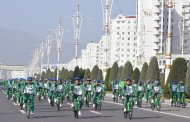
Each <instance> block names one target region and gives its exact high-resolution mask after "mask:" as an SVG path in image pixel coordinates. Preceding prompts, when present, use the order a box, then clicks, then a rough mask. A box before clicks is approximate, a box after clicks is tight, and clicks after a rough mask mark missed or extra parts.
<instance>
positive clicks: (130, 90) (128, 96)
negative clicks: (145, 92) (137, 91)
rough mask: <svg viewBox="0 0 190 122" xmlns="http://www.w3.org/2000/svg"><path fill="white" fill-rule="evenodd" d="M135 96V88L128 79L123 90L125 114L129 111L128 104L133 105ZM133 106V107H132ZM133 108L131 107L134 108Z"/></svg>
mask: <svg viewBox="0 0 190 122" xmlns="http://www.w3.org/2000/svg"><path fill="white" fill-rule="evenodd" d="M133 96H134V87H133V85H132V83H131V79H129V78H127V79H125V85H124V88H123V99H124V101H123V104H124V112H126V111H127V108H126V106H127V104H128V103H129V102H131V103H132V104H133V102H134V101H133ZM132 106H133V105H132ZM132 106H131V107H132ZM131 109H132V108H131Z"/></svg>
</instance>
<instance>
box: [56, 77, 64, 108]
mask: <svg viewBox="0 0 190 122" xmlns="http://www.w3.org/2000/svg"><path fill="white" fill-rule="evenodd" d="M55 87H56V93H55V102H57V97H60V98H61V101H60V107H62V106H63V100H64V98H65V84H64V83H63V82H62V79H59V80H58V82H57V84H56V86H55Z"/></svg>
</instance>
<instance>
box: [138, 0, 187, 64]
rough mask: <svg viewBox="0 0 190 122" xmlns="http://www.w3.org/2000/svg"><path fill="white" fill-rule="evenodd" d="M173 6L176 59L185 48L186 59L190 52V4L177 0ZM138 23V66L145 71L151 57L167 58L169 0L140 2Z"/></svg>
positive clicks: (173, 34)
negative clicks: (167, 0) (145, 63)
mask: <svg viewBox="0 0 190 122" xmlns="http://www.w3.org/2000/svg"><path fill="white" fill-rule="evenodd" d="M173 3H174V7H173V9H172V45H171V46H172V55H180V54H181V52H182V50H181V49H182V47H183V49H184V55H187V54H189V52H190V12H189V11H190V0H173ZM183 6H185V7H184V8H183ZM183 11H185V16H184V21H182V19H183V15H182V12H183ZM137 23H138V24H137V28H138V29H137V45H138V50H137V57H138V60H137V61H138V62H137V65H138V66H139V67H141V66H142V64H143V63H144V62H149V61H150V59H151V57H153V56H156V55H165V51H166V45H167V32H168V26H169V25H168V8H167V2H166V0H138V2H137ZM183 24H184V31H182V29H183ZM182 37H183V39H184V41H183V43H182V40H183V39H182ZM182 44H183V46H182ZM172 58H173V57H172ZM164 62H165V61H164ZM164 65H165V64H164Z"/></svg>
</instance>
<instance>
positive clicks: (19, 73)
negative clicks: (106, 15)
mask: <svg viewBox="0 0 190 122" xmlns="http://www.w3.org/2000/svg"><path fill="white" fill-rule="evenodd" d="M27 76H28V73H27V71H11V72H10V77H11V78H27Z"/></svg>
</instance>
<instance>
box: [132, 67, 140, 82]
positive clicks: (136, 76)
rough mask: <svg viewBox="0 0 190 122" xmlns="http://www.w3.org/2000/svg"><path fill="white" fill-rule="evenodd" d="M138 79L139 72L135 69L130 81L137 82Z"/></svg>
mask: <svg viewBox="0 0 190 122" xmlns="http://www.w3.org/2000/svg"><path fill="white" fill-rule="evenodd" d="M139 78H140V71H139V69H138V68H135V70H134V71H133V75H132V80H135V81H139Z"/></svg>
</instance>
